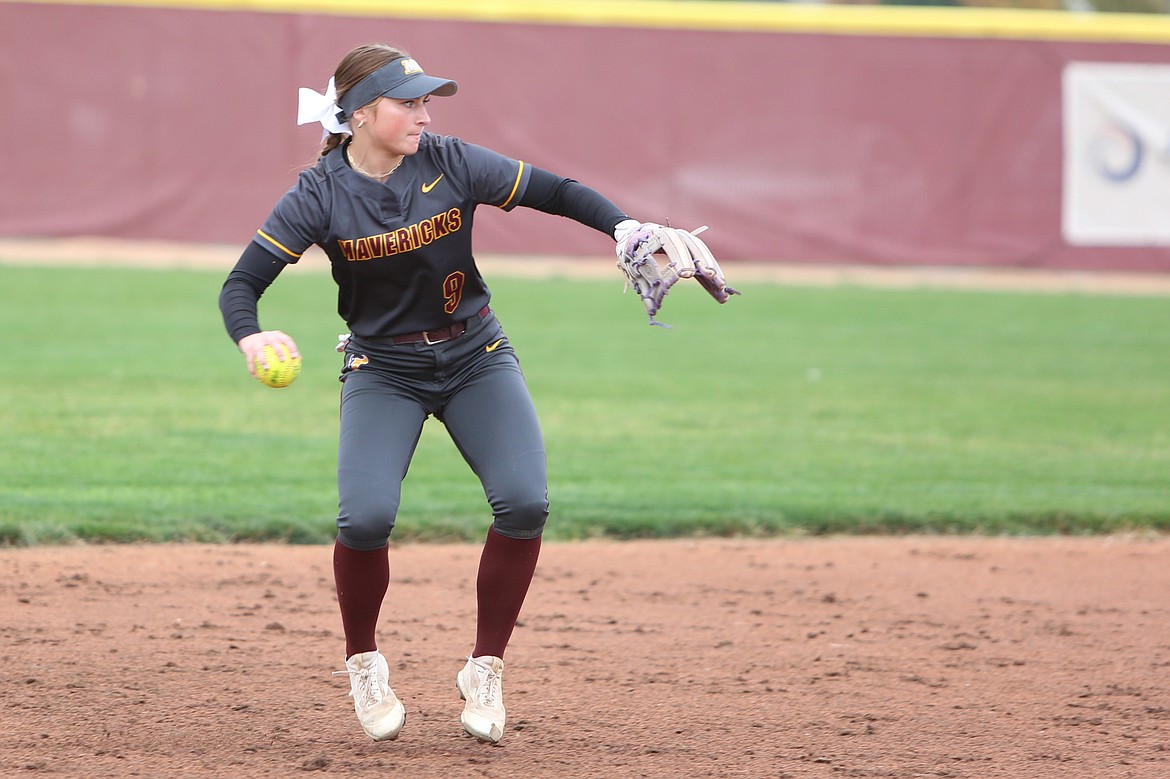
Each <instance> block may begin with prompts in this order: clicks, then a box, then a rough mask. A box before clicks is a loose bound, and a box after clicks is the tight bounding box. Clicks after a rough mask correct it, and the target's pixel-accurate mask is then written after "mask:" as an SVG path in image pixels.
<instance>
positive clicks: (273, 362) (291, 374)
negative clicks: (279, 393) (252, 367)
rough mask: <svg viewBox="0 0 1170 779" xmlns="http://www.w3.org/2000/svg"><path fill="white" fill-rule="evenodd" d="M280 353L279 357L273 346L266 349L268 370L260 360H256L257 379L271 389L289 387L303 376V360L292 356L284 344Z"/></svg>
mask: <svg viewBox="0 0 1170 779" xmlns="http://www.w3.org/2000/svg"><path fill="white" fill-rule="evenodd" d="M280 352H281V353H280V354H279V355H278V354H277V353H276V349H274V348H272V347H271V346H265V347H264V361H266V362H267V363H268V368H267V369H265V368H264V366H263V365H262V364H261V362H262V361H261V360H260V358H258V357H257V358H256V378H257V379H259V380H260V381H262V382H264V383H265V384H267V385H268V386H269V387H287V386H288V385H290V384H292V383H293V381H294V380H295V379H296V377H297V376H299V375H301V358H300V357H293V356H291V355H290V354H289V351H288V347H287V346H285V345H284V344H281V345H280Z"/></svg>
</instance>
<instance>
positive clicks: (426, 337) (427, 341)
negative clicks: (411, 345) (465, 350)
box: [422, 327, 451, 346]
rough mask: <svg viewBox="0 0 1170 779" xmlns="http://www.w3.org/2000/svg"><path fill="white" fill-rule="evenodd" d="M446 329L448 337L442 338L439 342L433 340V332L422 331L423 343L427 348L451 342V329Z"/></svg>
mask: <svg viewBox="0 0 1170 779" xmlns="http://www.w3.org/2000/svg"><path fill="white" fill-rule="evenodd" d="M445 329H446V331H447V337H446V338H440V339H439V340H437V341H432V340H431V331H430V330H423V331H422V337H423V343H425V344H426V345H427V346H434V345H435V344H441V343H446V342H447V341H450V340H451V328H450V327H448V328H445Z"/></svg>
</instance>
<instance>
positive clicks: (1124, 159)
mask: <svg viewBox="0 0 1170 779" xmlns="http://www.w3.org/2000/svg"><path fill="white" fill-rule="evenodd" d="M1063 82H1064V86H1063V91H1064V98H1063V99H1064V198H1063V205H1062V209H1061V211H1062V222H1063V233H1064V239H1065V241H1066V242H1068V243H1069V244H1071V245H1075V246H1170V65H1143V64H1131V63H1098V62H1074V63H1070V64H1068V65H1067V66H1065V69H1064V78H1063Z"/></svg>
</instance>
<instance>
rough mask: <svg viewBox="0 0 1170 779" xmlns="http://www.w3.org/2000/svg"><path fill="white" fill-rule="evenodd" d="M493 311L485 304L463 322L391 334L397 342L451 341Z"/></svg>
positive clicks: (426, 342) (428, 342)
mask: <svg viewBox="0 0 1170 779" xmlns="http://www.w3.org/2000/svg"><path fill="white" fill-rule="evenodd" d="M490 311H491V308H490V307H489V306H484V307H483V308H481V309H480V310H479V313H478V314H476V315H475V316H473V317H472V318H471V319H465V320H463V321H462V322H456V323H455V324H452V325H447V326H446V327H440V328H437V329H435V330H423V331H422V332H418V333H405V334H403V335H395V336H391V340H393V341H394V343H396V344H416V343H419V342H422V343H425V344H427V345H431V344H441V343H443V342H444V341H450V340H451V339H452V338H458V337H459V336H461V335H463V334H464V333H465V332H467V328H468V327H470V326H471V325H474V324H476V323H478V322H481V321H483V320H484V319H486V318H487V315H488V313H489V312H490Z"/></svg>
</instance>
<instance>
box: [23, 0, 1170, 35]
mask: <svg viewBox="0 0 1170 779" xmlns="http://www.w3.org/2000/svg"><path fill="white" fill-rule="evenodd" d="M15 2H17V3H24V4H40V5H87V6H133V7H151V8H176V9H203V10H218V11H256V12H265V13H292V14H298V13H312V14H320V15H324V16H371V17H390V18H399V19H403V18H408V19H446V20H462V21H474V22H490V23H514V24H564V25H589V26H600V27H646V28H662V29H699V30H732V31H746V32H788V33H808V34H824V35H882V36H894V37H934V38H1024V39H1041V40H1078V41H1096V42H1126V43H1170V17H1165V16H1159V15H1154V14H1112V13H1110V14H1103V13H1076V12H1061V11H1038V10H1029V9H1009V8H954V7H939V8H928V7H921V6H874V5H819V4H808V5H802V4H799V3H797V4H792V3H763V2H755V3H745V2H729V3H720V2H709V0H695V1H694V2H678V1H677V0H568V1H567V2H559V1H558V0H499V1H498V2H491V1H490V0H71V1H70V0H15ZM0 4H2V3H0Z"/></svg>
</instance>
